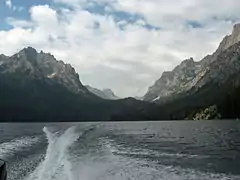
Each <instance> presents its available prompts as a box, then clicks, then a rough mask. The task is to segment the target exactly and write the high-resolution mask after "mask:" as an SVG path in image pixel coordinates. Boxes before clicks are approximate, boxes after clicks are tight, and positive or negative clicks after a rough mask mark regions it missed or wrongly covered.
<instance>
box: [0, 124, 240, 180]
mask: <svg viewBox="0 0 240 180" xmlns="http://www.w3.org/2000/svg"><path fill="white" fill-rule="evenodd" d="M0 158H3V159H5V160H7V161H8V169H9V172H8V174H9V178H8V179H10V180H13V179H16V180H17V179H26V180H50V179H51V180H157V179H159V180H185V179H186V180H210V179H211V180H214V179H222V180H227V179H229V180H230V179H231V180H239V179H240V122H238V121H199V122H193V121H179V122H122V123H119V122H112V123H52V124H50V123H49V124H44V123H38V124H25V123H22V124H20V123H18V124H17V123H16V124H0Z"/></svg>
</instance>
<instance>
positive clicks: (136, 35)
mask: <svg viewBox="0 0 240 180" xmlns="http://www.w3.org/2000/svg"><path fill="white" fill-rule="evenodd" d="M55 2H56V3H57V2H58V3H59V2H61V3H63V4H67V5H68V6H69V5H70V6H71V10H70V9H68V8H66V7H65V8H61V9H60V8H59V9H53V8H52V7H50V6H49V5H44V6H33V7H32V8H31V9H30V21H27V20H17V19H11V18H10V19H9V18H8V19H7V22H8V23H9V24H10V25H12V26H13V29H11V30H8V31H0V39H1V41H0V52H1V53H6V54H8V55H10V54H12V53H14V52H16V51H17V50H19V49H21V48H23V47H24V46H29V45H31V46H33V47H36V48H37V49H39V50H40V49H43V50H44V51H46V52H51V53H53V54H54V55H55V56H56V57H57V58H58V59H62V60H64V61H65V62H68V63H71V64H72V65H73V66H74V67H75V68H76V70H77V71H78V72H79V74H80V79H81V80H82V82H83V83H84V84H90V85H92V86H95V87H98V88H100V89H103V88H106V87H110V88H111V89H113V90H114V91H115V92H116V94H117V95H119V96H128V95H132V96H136V95H143V94H144V93H145V92H146V90H147V88H148V87H149V86H150V85H152V84H153V82H154V81H155V80H156V79H158V78H159V77H160V75H161V73H162V72H163V71H165V70H171V69H172V68H173V67H174V66H175V65H177V64H178V63H179V62H180V61H181V60H183V59H186V58H189V57H194V58H195V59H196V60H200V58H202V57H203V56H205V55H206V54H207V53H211V52H213V51H214V49H216V47H217V45H218V43H219V42H220V40H221V39H222V38H223V36H224V35H225V34H226V33H229V32H230V31H231V28H232V26H233V24H234V22H233V21H236V20H239V19H240V18H239V16H240V12H239V11H238V9H237V7H239V5H240V4H239V1H238V0H229V1H228V3H226V2H225V1H223V0H221V1H219V0H218V1H217V0H212V1H211V2H210V1H208V0H168V1H167V0H131V1H129V0H98V1H97V0H55ZM94 2H97V3H100V4H101V3H102V4H103V3H104V4H108V5H107V6H106V7H105V9H107V12H108V13H107V14H106V15H102V14H97V13H90V12H88V11H86V10H84V8H85V7H87V6H93V4H94ZM118 10H119V11H120V10H121V11H124V12H126V13H130V14H131V13H132V14H135V13H137V14H139V15H141V16H142V17H143V19H142V20H137V21H136V22H134V23H128V21H127V20H124V19H123V20H122V21H120V22H116V21H115V20H114V12H115V11H118ZM188 22H192V23H193V24H194V23H199V24H201V27H200V28H193V27H192V26H191V24H190V23H188ZM96 24H98V25H99V27H98V26H96ZM146 24H150V25H153V26H158V27H160V29H159V30H157V29H156V30H154V29H152V30H151V29H147V28H145V27H144V25H146ZM120 25H123V26H124V30H122V29H121V28H119V26H120Z"/></svg>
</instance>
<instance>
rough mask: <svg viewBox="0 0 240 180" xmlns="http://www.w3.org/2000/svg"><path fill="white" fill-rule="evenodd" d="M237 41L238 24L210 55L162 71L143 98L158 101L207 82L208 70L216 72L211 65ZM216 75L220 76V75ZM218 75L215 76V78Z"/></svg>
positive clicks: (191, 59)
mask: <svg viewBox="0 0 240 180" xmlns="http://www.w3.org/2000/svg"><path fill="white" fill-rule="evenodd" d="M239 41H240V24H236V25H235V26H234V28H233V31H232V34H231V35H228V36H226V37H225V38H224V39H223V41H222V42H221V43H220V45H219V47H218V49H217V50H216V52H214V53H213V54H212V55H207V56H206V57H205V58H203V59H202V60H201V61H199V62H195V61H194V60H193V58H190V59H187V60H184V61H183V62H182V63H181V64H180V65H179V66H177V67H176V68H174V69H173V71H169V72H164V73H163V74H162V76H161V78H160V79H158V80H157V81H156V82H155V84H154V85H153V86H152V87H150V88H149V89H148V91H147V93H146V95H145V96H144V100H145V101H150V102H160V101H161V100H162V99H166V98H169V97H171V96H175V95H177V94H181V93H184V92H187V91H189V90H191V89H192V88H197V87H198V88H199V86H203V85H204V84H205V83H206V82H207V79H208V78H207V77H208V76H209V72H210V71H211V72H217V71H215V68H214V67H213V66H216V64H218V62H219V59H220V58H221V56H223V54H224V53H225V51H226V50H227V49H229V48H231V46H233V45H234V44H236V43H238V42H239ZM235 50H236V49H235ZM233 53H234V52H233ZM214 64H215V65H214ZM222 68H224V67H222ZM218 77H219V78H221V76H220V75H219V76H218ZM218 77H217V76H215V78H218Z"/></svg>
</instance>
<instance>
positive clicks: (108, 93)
mask: <svg viewBox="0 0 240 180" xmlns="http://www.w3.org/2000/svg"><path fill="white" fill-rule="evenodd" d="M86 88H87V89H88V90H89V91H90V92H91V93H93V94H95V95H97V96H98V97H100V98H102V99H109V100H116V99H119V97H117V96H116V95H115V94H114V92H113V91H112V90H111V89H103V90H100V89H97V88H94V87H91V86H89V85H87V86H86Z"/></svg>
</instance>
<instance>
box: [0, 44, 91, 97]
mask: <svg viewBox="0 0 240 180" xmlns="http://www.w3.org/2000/svg"><path fill="white" fill-rule="evenodd" d="M1 59H3V58H1V57H0V61H2V60H1ZM1 67H2V68H1V69H0V73H16V72H24V73H25V74H26V72H27V74H28V77H29V78H41V79H46V80H48V81H50V80H51V81H52V82H55V83H58V84H61V85H63V86H65V87H66V88H67V89H68V90H70V91H72V92H74V93H88V90H87V89H86V88H85V87H84V86H83V85H82V83H81V82H80V80H79V75H78V74H77V73H76V71H75V69H74V68H73V67H72V66H71V65H70V64H65V63H64V62H63V61H57V60H56V59H55V57H54V56H53V55H52V54H50V53H44V52H43V51H41V52H40V53H38V52H37V50H36V49H34V48H32V47H27V48H24V49H22V50H21V51H19V52H18V53H16V54H14V55H13V56H11V57H8V61H4V63H3V65H2V66H1Z"/></svg>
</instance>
